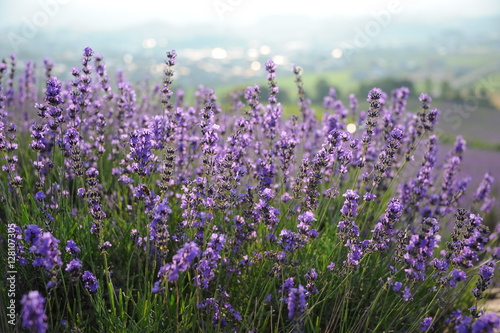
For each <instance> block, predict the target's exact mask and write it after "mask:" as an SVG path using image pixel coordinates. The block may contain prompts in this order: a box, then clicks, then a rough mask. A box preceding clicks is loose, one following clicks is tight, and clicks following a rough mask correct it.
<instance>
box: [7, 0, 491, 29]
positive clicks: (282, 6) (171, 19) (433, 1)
mask: <svg viewBox="0 0 500 333" xmlns="http://www.w3.org/2000/svg"><path fill="white" fill-rule="evenodd" d="M391 6H393V7H391ZM390 8H397V16H398V18H399V19H401V20H405V21H411V20H419V21H429V23H436V22H439V21H440V20H443V19H444V20H448V19H459V18H462V17H481V16H485V15H499V14H500V1H498V0H475V1H473V2H471V1H470V0H350V1H344V0H342V1H338V0H336V1H329V2H326V1H324V0H307V1H304V0H286V1H278V0H184V1H171V0H162V1H158V0H141V1H137V0H0V27H5V26H7V25H8V26H16V25H17V26H19V25H22V24H26V22H27V21H28V22H32V23H33V22H40V23H45V22H46V24H45V26H47V27H53V28H66V27H73V28H75V29H82V30H83V29H85V30H102V29H106V30H113V29H120V28H122V27H124V26H127V25H137V24H141V23H144V22H151V21H161V22H166V23H170V24H175V25H183V26H189V25H193V24H199V23H210V24H214V25H222V26H231V25H241V24H251V23H253V22H256V21H258V20H259V19H261V18H263V17H266V16H276V15H283V14H290V15H303V16H307V17H309V18H313V19H324V18H328V17H335V16H344V17H346V16H347V17H362V16H369V15H373V13H375V12H380V11H384V10H385V11H387V10H389V9H390ZM44 11H45V13H46V15H45V16H44V14H43V12H44ZM47 14H48V15H47ZM37 20H38V21H37ZM44 20H46V21H44Z"/></svg>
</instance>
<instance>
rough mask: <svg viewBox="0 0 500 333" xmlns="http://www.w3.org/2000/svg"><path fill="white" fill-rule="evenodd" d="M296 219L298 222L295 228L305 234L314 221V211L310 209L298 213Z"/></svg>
mask: <svg viewBox="0 0 500 333" xmlns="http://www.w3.org/2000/svg"><path fill="white" fill-rule="evenodd" d="M297 220H298V221H299V222H300V223H299V224H298V225H297V229H299V231H300V232H301V233H303V234H307V233H308V231H309V230H310V229H311V225H312V223H313V222H314V221H316V217H315V216H314V213H313V212H312V211H307V212H304V213H302V214H300V215H299V216H298V217H297Z"/></svg>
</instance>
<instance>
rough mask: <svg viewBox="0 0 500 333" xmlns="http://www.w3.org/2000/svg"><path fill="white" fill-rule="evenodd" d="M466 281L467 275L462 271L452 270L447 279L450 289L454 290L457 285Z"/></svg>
mask: <svg viewBox="0 0 500 333" xmlns="http://www.w3.org/2000/svg"><path fill="white" fill-rule="evenodd" d="M466 279H467V275H466V274H465V272H464V271H462V270H460V269H457V268H454V269H453V270H452V271H451V273H450V276H449V277H448V284H449V285H450V287H451V288H455V287H456V286H457V283H458V282H460V281H465V280H466Z"/></svg>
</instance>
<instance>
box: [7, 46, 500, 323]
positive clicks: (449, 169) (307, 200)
mask: <svg viewBox="0 0 500 333" xmlns="http://www.w3.org/2000/svg"><path fill="white" fill-rule="evenodd" d="M177 61H178V59H177V53H176V52H175V51H174V50H172V51H169V52H167V60H166V62H165V71H164V79H163V82H162V83H161V84H151V83H149V82H148V81H147V82H142V83H139V84H137V85H133V84H131V83H129V82H127V80H126V78H125V75H124V74H123V73H119V74H118V76H117V78H116V82H114V81H113V79H110V78H109V77H108V74H107V71H106V65H105V62H104V57H103V56H102V55H96V54H95V53H94V51H93V50H92V49H91V48H89V47H87V48H85V50H84V52H83V57H82V65H81V68H77V67H75V68H73V69H72V70H71V75H72V76H73V79H72V80H71V81H68V82H64V81H61V80H60V79H58V78H57V77H54V76H53V74H52V68H53V67H54V64H53V63H52V62H51V61H50V60H48V59H46V60H45V61H44V67H45V81H37V80H36V79H35V74H34V73H35V71H34V70H35V67H34V66H35V65H34V63H32V62H27V63H26V65H25V67H24V70H25V73H24V75H23V76H22V80H19V82H20V84H19V85H17V84H15V73H16V58H15V57H11V58H10V61H7V60H4V61H2V62H0V164H1V166H2V168H1V172H0V185H2V187H0V188H1V189H2V190H1V191H3V192H2V193H0V202H1V204H0V221H2V222H3V223H2V225H3V224H5V225H7V221H8V223H9V224H13V225H15V228H12V230H13V232H12V235H13V236H12V237H11V236H9V237H11V238H9V239H7V236H6V235H4V234H5V233H4V229H5V228H2V229H1V234H0V235H1V240H2V241H3V242H4V243H6V244H7V242H12V246H11V245H10V243H9V244H8V246H9V250H10V249H12V251H13V254H14V257H15V258H16V260H17V261H16V262H17V263H19V265H20V266H22V267H23V273H22V274H24V275H22V274H20V275H19V279H20V281H19V284H18V285H19V287H20V288H24V289H26V286H27V285H29V287H30V289H29V290H27V289H26V290H23V292H22V294H24V295H23V296H22V298H20V299H17V300H16V302H18V304H20V305H21V306H22V310H21V318H22V327H24V328H26V329H28V330H31V331H33V332H46V331H50V330H51V329H52V327H51V328H50V329H49V323H51V325H55V326H54V328H53V329H54V330H57V329H58V328H59V327H60V326H59V325H62V324H60V323H61V322H62V321H64V326H65V327H68V328H72V329H73V330H72V331H74V330H76V327H77V326H78V325H80V324H81V323H83V322H84V320H83V319H82V318H84V317H86V315H87V314H88V313H92V314H93V315H92V316H91V317H92V318H96V320H93V322H90V321H89V322H88V323H85V324H87V325H88V327H86V328H88V329H89V330H92V331H99V330H100V331H105V330H106V329H110V328H109V327H106V326H99V325H103V324H102V323H104V322H106V323H113V325H124V326H123V327H121V326H120V327H121V328H122V329H124V328H125V325H131V326H130V327H144V326H141V325H145V323H148V325H153V326H154V327H156V328H157V329H159V330H162V331H175V328H177V329H179V327H182V328H183V330H193V331H195V330H202V331H228V332H237V331H248V332H257V331H293V332H306V331H325V332H327V331H328V332H355V331H356V332H358V331H363V330H365V331H398V332H399V331H405V332H409V331H417V330H420V331H422V332H431V331H444V330H445V329H447V330H448V331H450V332H452V331H456V332H493V331H494V330H495V329H500V319H499V317H498V316H497V315H495V314H492V313H484V312H482V311H479V310H476V309H477V308H470V306H472V305H473V304H472V302H475V303H477V302H479V301H480V300H482V299H484V298H485V297H486V296H487V294H488V292H489V291H488V289H489V287H491V286H492V285H493V284H494V275H495V271H496V269H497V267H498V265H497V263H498V260H500V247H498V238H497V232H500V230H496V231H497V232H493V233H492V232H491V231H490V227H492V226H493V225H492V224H493V223H492V218H491V215H487V213H488V212H490V211H493V210H495V207H494V204H495V199H494V197H493V196H492V193H495V190H494V186H495V184H494V179H493V177H492V175H491V174H490V173H487V174H486V175H485V176H484V179H483V180H482V182H481V184H480V185H479V187H478V188H477V189H471V188H469V184H470V178H469V177H463V176H462V175H461V172H460V171H461V166H462V163H463V160H464V159H466V158H467V154H465V151H466V142H465V140H464V139H463V138H462V137H460V136H459V137H457V140H456V142H455V145H454V147H453V148H452V149H451V150H450V151H449V152H448V154H447V155H446V157H445V158H444V160H441V159H440V158H438V156H439V155H438V146H439V138H438V136H436V135H435V134H434V133H433V129H434V127H435V124H436V122H437V120H438V118H439V111H438V110H437V109H435V108H432V107H431V103H432V98H431V97H430V96H429V95H427V94H422V95H420V98H419V101H420V103H421V107H420V109H419V110H417V112H412V110H410V109H409V108H408V103H407V102H408V99H409V98H410V97H412V94H413V93H414V92H410V91H409V89H408V88H406V87H401V88H397V89H395V90H393V91H392V92H390V93H386V92H384V91H382V90H381V89H379V88H374V89H372V90H370V91H369V92H368V94H367V98H366V102H362V100H364V99H359V101H358V98H357V97H356V96H355V95H354V94H350V95H349V98H348V101H347V102H344V101H342V100H341V99H340V97H339V94H338V92H337V90H336V89H335V88H331V89H330V90H329V93H328V95H327V96H325V98H324V103H323V107H324V109H323V110H322V111H321V112H318V111H316V110H314V109H313V108H312V103H311V100H310V99H309V98H308V94H307V91H306V89H305V87H304V82H303V80H302V72H303V69H302V68H301V67H299V66H295V65H294V66H293V68H292V72H293V74H294V75H295V84H296V88H297V94H298V100H297V104H298V107H297V108H295V109H293V108H292V109H291V110H290V111H289V112H285V113H284V106H283V105H282V104H281V103H280V94H279V90H280V89H279V87H278V80H279V75H278V74H279V71H280V68H278V66H277V65H276V64H275V63H274V62H273V61H272V60H269V61H267V62H266V63H265V70H266V72H267V87H261V86H259V85H254V86H250V87H248V88H246V89H244V91H235V92H233V93H232V94H231V95H230V96H229V102H228V103H226V101H225V100H222V101H220V100H218V99H217V96H216V94H215V91H214V90H213V89H209V88H206V87H203V86H200V87H199V88H198V89H197V90H196V92H195V93H194V102H193V103H192V105H191V104H188V103H187V102H186V99H185V93H184V92H183V91H182V90H180V89H179V90H176V89H175V83H176V82H175V81H174V78H175V77H176V75H175V68H176V67H175V66H176V65H177ZM37 87H38V88H40V89H39V90H40V92H42V93H39V92H38V91H37ZM263 93H267V96H268V98H267V100H266V98H261V97H262V94H263ZM228 104H229V105H228ZM288 113H295V114H293V115H291V116H289V117H285V116H283V114H288ZM351 124H354V125H356V126H355V128H357V130H355V131H350V132H349V131H347V129H348V128H350V129H352V128H353V126H348V125H351ZM9 230H10V229H9ZM129 236H130V237H129ZM0 262H1V263H5V264H7V262H6V260H4V259H3V258H2V259H1V261H0ZM19 271H20V272H21V270H19ZM34 288H36V289H38V291H33V290H32V289H34ZM22 294H21V295H22ZM42 295H43V296H42ZM61 295H64V296H61ZM103 297H104V301H103V299H102V298H103ZM60 298H61V299H62V300H60V301H59V299H60ZM73 300H77V301H75V302H74V301H73ZM457 300H460V302H459V301H457ZM75 303H78V304H79V305H78V306H77V307H76V308H74V305H75ZM463 304H466V305H468V306H469V307H465V308H462V305H463ZM479 304H480V303H479ZM475 305H478V304H475ZM458 306H460V308H458ZM47 309H51V310H50V311H51V312H48V311H47ZM130 309H133V311H129V310H130ZM68 310H69V311H68ZM58 311H60V313H59V312H58ZM124 313H128V314H127V316H125V315H124ZM111 314H112V315H114V316H116V318H118V317H119V316H120V315H123V316H125V317H120V319H119V320H123V321H121V322H120V321H119V320H118V319H117V320H116V321H114V320H115V319H116V318H115V319H112V320H111V319H109V318H108V317H106V316H111ZM155 316H156V317H155ZM123 318H126V319H123ZM153 318H155V319H153ZM351 318H357V319H356V320H355V321H354V320H353V319H351ZM49 319H50V320H49ZM118 322H119V323H120V324H117V323H118ZM132 322H133V323H134V325H135V324H137V326H133V325H132V324H130V323H132ZM193 323H195V324H193ZM153 326H151V327H153ZM116 327H118V326H113V329H116ZM128 328H129V327H128V326H127V329H128Z"/></svg>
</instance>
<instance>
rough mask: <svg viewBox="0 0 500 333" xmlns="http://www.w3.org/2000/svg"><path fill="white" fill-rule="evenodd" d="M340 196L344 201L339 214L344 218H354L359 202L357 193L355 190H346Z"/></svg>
mask: <svg viewBox="0 0 500 333" xmlns="http://www.w3.org/2000/svg"><path fill="white" fill-rule="evenodd" d="M342 196H343V197H344V198H346V199H345V201H344V205H343V206H342V208H341V209H340V212H341V213H342V214H343V215H345V216H356V215H357V209H358V200H359V195H358V193H356V191H355V190H347V191H346V192H345V193H344V194H343V195H342Z"/></svg>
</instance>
